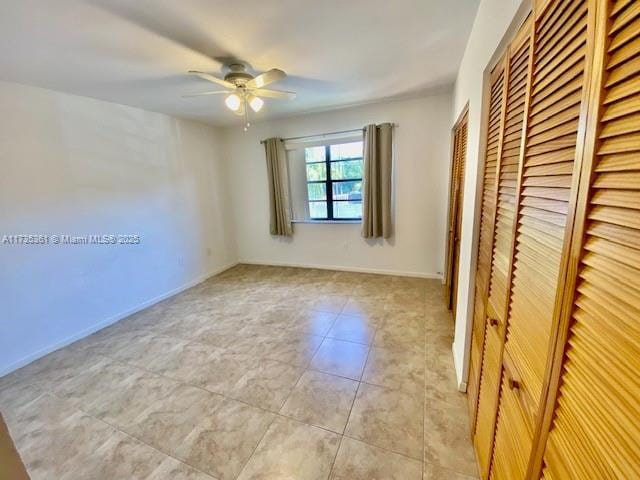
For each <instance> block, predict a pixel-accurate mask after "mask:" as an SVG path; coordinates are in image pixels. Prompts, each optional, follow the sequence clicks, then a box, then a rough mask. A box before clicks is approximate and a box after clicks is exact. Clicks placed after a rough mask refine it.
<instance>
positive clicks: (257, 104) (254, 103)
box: [249, 95, 264, 113]
mask: <svg viewBox="0 0 640 480" xmlns="http://www.w3.org/2000/svg"><path fill="white" fill-rule="evenodd" d="M263 105H264V101H263V100H262V99H261V98H258V97H256V96H254V95H251V97H249V106H250V107H251V110H253V111H254V112H256V113H258V112H259V111H260V109H261V108H262V106H263Z"/></svg>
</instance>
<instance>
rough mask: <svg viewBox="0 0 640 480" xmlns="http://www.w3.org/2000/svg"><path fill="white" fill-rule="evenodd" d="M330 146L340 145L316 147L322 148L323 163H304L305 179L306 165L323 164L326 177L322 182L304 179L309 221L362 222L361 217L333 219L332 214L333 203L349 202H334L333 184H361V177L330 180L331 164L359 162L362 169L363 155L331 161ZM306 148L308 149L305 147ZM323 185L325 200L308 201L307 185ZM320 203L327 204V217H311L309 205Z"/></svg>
mask: <svg viewBox="0 0 640 480" xmlns="http://www.w3.org/2000/svg"><path fill="white" fill-rule="evenodd" d="M344 143H351V142H344ZM331 145H340V143H336V144H327V145H318V146H322V147H324V161H320V162H308V163H307V162H306V161H305V177H306V166H307V165H318V164H324V165H325V170H326V175H325V179H324V180H309V179H308V177H306V186H307V188H306V193H307V209H308V211H309V220H312V221H315V222H322V221H326V222H354V221H362V216H359V217H337V218H336V217H335V216H334V214H333V210H334V209H333V206H334V205H333V204H334V203H340V202H350V200H334V198H333V184H334V183H344V182H358V181H359V182H362V177H359V178H341V179H339V180H334V179H333V178H331V164H332V163H339V162H349V161H354V160H360V161H361V162H362V166H363V168H364V155H362V156H360V157H355V158H345V159H341V160H331ZM307 148H308V147H307ZM314 183H315V184H318V183H320V184H322V183H324V184H325V199H324V200H310V199H309V188H308V185H309V184H314ZM321 202H326V204H327V216H326V217H312V216H311V208H310V204H311V203H321ZM360 204H362V197H361V198H360Z"/></svg>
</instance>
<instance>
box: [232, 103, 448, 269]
mask: <svg viewBox="0 0 640 480" xmlns="http://www.w3.org/2000/svg"><path fill="white" fill-rule="evenodd" d="M267 107H268V106H267ZM450 118H451V95H450V94H449V93H439V94H436V95H433V96H428V97H424V98H417V99H407V100H402V101H395V102H388V103H378V104H371V105H364V106H359V107H353V108H347V109H342V110H334V111H331V112H323V113H314V114H307V115H302V116H298V117H291V118H283V119H279V120H272V121H269V122H265V123H258V124H254V125H252V126H251V128H250V129H249V131H248V132H246V133H245V132H243V131H242V128H241V127H240V126H235V127H230V128H228V129H226V132H225V139H226V156H227V161H228V163H229V173H230V184H231V185H234V188H233V193H232V196H233V207H234V215H235V218H236V227H237V231H236V237H237V241H238V254H239V259H240V261H244V262H255V263H268V264H283V265H301V266H318V267H327V268H341V269H353V270H359V271H372V272H385V273H400V274H409V275H417V276H433V277H435V276H438V275H440V274H441V272H442V270H443V257H444V243H445V242H444V240H445V228H446V209H447V194H448V186H447V179H448V175H449V149H450V143H451V140H450V128H451V126H450V122H449V119H450ZM379 122H395V123H398V124H399V128H398V129H397V130H396V164H395V183H394V196H395V235H394V237H393V238H392V239H391V241H388V242H387V241H384V242H383V241H381V240H380V241H365V240H364V239H363V238H362V237H361V236H360V224H340V225H336V224H308V223H307V224H304V223H296V224H295V225H294V235H293V237H292V238H291V239H287V240H283V239H280V238H275V237H272V236H270V234H269V209H268V201H269V200H268V198H269V197H268V190H267V177H266V175H267V174H266V164H265V158H264V148H263V147H262V145H260V140H261V139H265V138H268V137H273V136H278V137H290V136H299V135H314V134H320V133H325V132H334V131H339V130H348V129H353V128H362V127H363V126H364V125H366V124H368V123H379Z"/></svg>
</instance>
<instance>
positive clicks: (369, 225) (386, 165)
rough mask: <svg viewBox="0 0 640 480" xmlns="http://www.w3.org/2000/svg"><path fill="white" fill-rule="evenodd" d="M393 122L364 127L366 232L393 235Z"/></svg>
mask: <svg viewBox="0 0 640 480" xmlns="http://www.w3.org/2000/svg"><path fill="white" fill-rule="evenodd" d="M392 136H393V124H391V123H383V124H381V125H367V126H366V127H365V128H364V171H363V178H362V181H363V185H362V193H363V197H362V236H363V237H365V238H378V237H384V238H389V237H390V236H391V233H392V232H391V230H392V226H391V167H392V156H393V147H392Z"/></svg>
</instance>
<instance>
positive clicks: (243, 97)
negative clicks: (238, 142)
mask: <svg viewBox="0 0 640 480" xmlns="http://www.w3.org/2000/svg"><path fill="white" fill-rule="evenodd" d="M242 100H243V101H244V123H245V125H244V131H245V132H246V131H247V130H248V129H249V127H250V126H251V124H250V123H249V111H248V110H247V96H246V95H243V96H242Z"/></svg>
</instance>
